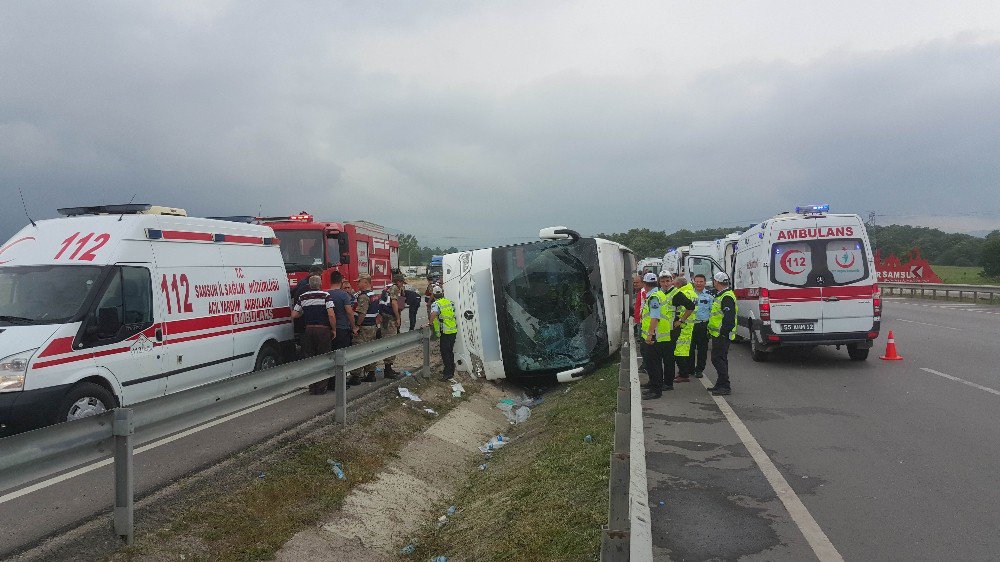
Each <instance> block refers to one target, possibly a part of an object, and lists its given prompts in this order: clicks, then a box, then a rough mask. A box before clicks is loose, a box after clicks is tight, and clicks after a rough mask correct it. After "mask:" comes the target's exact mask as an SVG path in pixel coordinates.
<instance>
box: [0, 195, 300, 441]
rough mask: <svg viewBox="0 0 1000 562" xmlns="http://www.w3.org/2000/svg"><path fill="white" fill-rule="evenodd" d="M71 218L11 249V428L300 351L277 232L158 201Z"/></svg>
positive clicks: (0, 280) (6, 382)
mask: <svg viewBox="0 0 1000 562" xmlns="http://www.w3.org/2000/svg"><path fill="white" fill-rule="evenodd" d="M60 213H62V214H63V215H66V216H65V217H63V218H58V219H51V220H41V221H38V222H37V223H36V224H31V225H28V226H26V227H25V228H24V229H22V230H21V231H20V232H18V233H17V234H16V235H15V236H14V237H13V238H11V239H10V240H9V241H8V242H7V243H6V244H4V245H3V246H2V247H0V424H2V427H0V432H2V433H0V434H4V433H13V432H17V431H21V430H24V429H31V428H35V427H40V426H43V425H48V424H51V423H56V422H60V421H65V420H72V419H76V418H80V417H85V416H88V415H93V414H97V413H100V412H102V411H105V410H107V409H110V408H114V407H115V406H117V405H128V404H134V403H136V402H141V401H143V400H149V399H152V398H156V397H159V396H163V395H165V394H168V393H172V392H177V391H180V390H184V389H187V388H192V387H195V386H199V385H202V384H206V383H209V382H213V381H217V380H220V379H224V378H227V377H231V376H234V375H239V374H242V373H247V372H249V371H253V370H255V369H265V368H268V367H271V366H274V365H276V364H278V362H279V361H280V360H281V358H282V357H283V356H286V355H287V354H288V351H289V344H290V343H291V341H292V325H291V319H290V309H289V292H288V287H287V283H286V281H285V268H284V264H283V263H282V260H281V253H280V252H279V251H278V246H277V240H276V239H275V238H274V231H272V230H271V229H270V228H268V227H264V226H259V225H252V224H239V223H234V222H226V221H221V220H211V219H201V218H189V217H187V216H179V215H184V214H185V213H184V211H182V210H179V209H164V208H157V207H151V206H150V205H110V206H102V207H81V208H72V209H60ZM157 213H169V214H157Z"/></svg>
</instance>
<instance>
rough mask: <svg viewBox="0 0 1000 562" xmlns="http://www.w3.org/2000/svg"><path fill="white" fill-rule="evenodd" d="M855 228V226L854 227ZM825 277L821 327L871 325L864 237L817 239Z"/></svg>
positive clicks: (870, 279)
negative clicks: (826, 277)
mask: <svg viewBox="0 0 1000 562" xmlns="http://www.w3.org/2000/svg"><path fill="white" fill-rule="evenodd" d="M855 228H857V227H855ZM821 244H822V249H823V251H824V253H823V256H822V258H823V260H824V261H825V265H826V271H827V272H828V277H829V278H828V279H826V280H825V281H826V284H825V286H824V287H823V330H824V331H825V332H827V333H847V332H868V331H869V330H871V329H872V326H873V325H874V315H875V313H874V307H873V303H872V298H873V292H874V275H875V273H874V272H873V271H871V268H870V267H869V256H870V255H871V254H870V252H869V251H868V248H867V247H866V243H865V240H863V239H862V238H861V237H858V238H840V239H833V240H823V241H821Z"/></svg>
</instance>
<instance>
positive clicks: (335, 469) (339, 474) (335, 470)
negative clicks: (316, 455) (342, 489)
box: [326, 459, 344, 480]
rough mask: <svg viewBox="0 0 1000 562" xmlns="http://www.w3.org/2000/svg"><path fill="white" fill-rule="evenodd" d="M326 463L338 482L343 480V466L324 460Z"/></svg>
mask: <svg viewBox="0 0 1000 562" xmlns="http://www.w3.org/2000/svg"><path fill="white" fill-rule="evenodd" d="M326 462H327V463H329V465H330V470H332V471H333V473H334V474H336V475H337V479H338V480H343V479H344V465H342V464H340V463H339V462H337V461H335V460H333V459H326Z"/></svg>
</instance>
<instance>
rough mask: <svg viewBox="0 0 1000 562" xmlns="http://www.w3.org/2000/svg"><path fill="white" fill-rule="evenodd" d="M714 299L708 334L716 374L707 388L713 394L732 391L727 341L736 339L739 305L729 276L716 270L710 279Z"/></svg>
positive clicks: (727, 393) (720, 394)
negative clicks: (713, 381)
mask: <svg viewBox="0 0 1000 562" xmlns="http://www.w3.org/2000/svg"><path fill="white" fill-rule="evenodd" d="M712 284H713V285H715V291H716V295H715V300H714V301H712V311H711V312H710V313H709V316H708V335H709V336H711V337H712V366H713V367H715V372H716V373H717V374H718V376H717V377H716V379H715V385H714V386H712V387H711V388H709V389H708V390H709V391H711V393H712V394H713V395H715V396H728V395H729V394H731V393H732V388H731V387H730V385H729V343H730V342H731V341H733V340H734V339H736V313H737V311H738V310H739V306H738V305H737V303H736V294H734V293H733V290H732V288H731V282H730V280H729V276H728V275H726V274H725V273H723V272H721V271H720V272H718V273H716V274H715V277H714V278H713V279H712Z"/></svg>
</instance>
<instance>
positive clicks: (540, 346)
mask: <svg viewBox="0 0 1000 562" xmlns="http://www.w3.org/2000/svg"><path fill="white" fill-rule="evenodd" d="M539 237H540V238H541V239H542V240H540V241H538V242H529V243H526V244H516V245H512V246H501V247H495V248H485V249H481V250H474V251H466V252H458V253H453V254H446V255H445V256H444V285H443V287H444V293H445V297H446V298H448V299H450V300H451V301H452V302H453V303H454V304H455V316H456V319H457V321H458V339H457V340H456V345H455V359H456V367H457V368H458V369H460V370H464V371H467V372H470V373H473V374H474V375H475V376H480V377H485V378H486V379H488V380H496V379H509V380H512V381H514V382H520V383H527V384H545V383H550V382H568V381H572V380H577V379H579V378H580V377H582V376H584V375H585V374H587V373H589V372H591V371H592V370H593V369H594V368H595V367H596V365H597V364H599V363H600V362H601V361H604V360H606V359H608V358H609V357H611V356H612V355H614V354H615V353H617V352H618V350H619V349H620V348H621V345H622V341H624V338H625V337H627V333H626V332H623V326H624V325H625V322H626V320H627V318H628V316H629V315H630V313H631V307H630V306H629V290H630V287H631V284H632V272H634V271H635V267H636V264H635V257H634V255H633V254H632V251H631V250H629V249H628V248H626V247H625V246H622V245H621V244H618V243H616V242H612V241H610V240H604V239H601V238H583V237H581V236H580V235H579V234H578V233H576V232H575V231H572V230H569V229H567V228H565V227H549V228H545V229H542V230H541V231H540V232H539Z"/></svg>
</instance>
